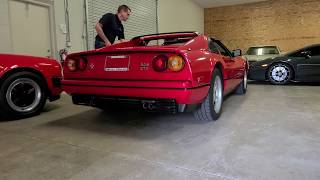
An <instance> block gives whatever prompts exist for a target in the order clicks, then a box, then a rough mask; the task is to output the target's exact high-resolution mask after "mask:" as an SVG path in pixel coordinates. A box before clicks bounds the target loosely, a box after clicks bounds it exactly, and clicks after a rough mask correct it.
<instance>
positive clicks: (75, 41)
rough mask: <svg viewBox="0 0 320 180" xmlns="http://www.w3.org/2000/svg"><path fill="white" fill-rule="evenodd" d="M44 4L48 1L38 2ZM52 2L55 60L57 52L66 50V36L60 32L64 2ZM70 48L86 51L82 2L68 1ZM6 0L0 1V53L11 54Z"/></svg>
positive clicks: (75, 50)
mask: <svg viewBox="0 0 320 180" xmlns="http://www.w3.org/2000/svg"><path fill="white" fill-rule="evenodd" d="M39 1H42V2H46V1H48V0H39ZM49 1H53V2H54V14H55V15H54V19H55V35H56V43H57V45H56V49H57V52H55V55H56V58H58V56H57V55H58V51H59V50H60V49H63V48H66V35H65V34H64V33H62V31H61V30H60V25H61V24H66V23H65V12H64V0H49ZM69 11H70V12H69V13H70V32H71V47H70V49H69V51H70V52H77V51H83V50H86V43H85V42H86V38H85V37H83V35H85V29H84V28H85V26H84V20H85V17H84V12H85V11H84V0H69ZM10 37H11V33H10V23H9V8H8V0H0V53H13V48H12V43H11V38H10Z"/></svg>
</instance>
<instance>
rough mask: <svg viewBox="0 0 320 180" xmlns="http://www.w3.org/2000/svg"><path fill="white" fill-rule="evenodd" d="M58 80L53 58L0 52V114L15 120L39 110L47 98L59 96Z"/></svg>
mask: <svg viewBox="0 0 320 180" xmlns="http://www.w3.org/2000/svg"><path fill="white" fill-rule="evenodd" d="M61 79H62V69H61V65H60V64H59V63H58V62H57V61H56V60H53V59H48V58H40V57H32V56H21V55H9V54H0V113H1V114H3V115H4V116H6V117H9V118H14V119H20V118H25V117H30V116H33V115H36V114H38V113H40V112H41V110H42V109H43V107H44V105H45V103H46V100H47V99H49V100H50V101H54V100H57V99H59V97H60V93H61V92H62V88H61Z"/></svg>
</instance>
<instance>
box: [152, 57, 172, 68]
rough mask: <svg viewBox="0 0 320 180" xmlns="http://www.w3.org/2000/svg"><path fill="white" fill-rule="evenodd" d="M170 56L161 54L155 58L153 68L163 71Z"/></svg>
mask: <svg viewBox="0 0 320 180" xmlns="http://www.w3.org/2000/svg"><path fill="white" fill-rule="evenodd" d="M167 62H168V58H167V56H165V55H159V56H157V57H155V58H154V59H153V62H152V65H153V69H154V70H155V71H158V72H163V71H165V70H166V69H167Z"/></svg>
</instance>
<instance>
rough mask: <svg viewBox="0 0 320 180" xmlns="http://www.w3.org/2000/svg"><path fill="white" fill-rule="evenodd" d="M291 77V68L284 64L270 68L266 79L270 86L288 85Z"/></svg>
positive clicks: (277, 64)
mask: <svg viewBox="0 0 320 180" xmlns="http://www.w3.org/2000/svg"><path fill="white" fill-rule="evenodd" d="M292 75H293V70H292V68H291V67H290V66H289V65H288V64H285V63H276V64H273V65H271V66H270V68H269V70H268V74H267V78H268V79H269V80H270V82H271V84H274V85H285V84H288V83H289V82H290V81H291V79H292Z"/></svg>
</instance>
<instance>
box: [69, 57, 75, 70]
mask: <svg viewBox="0 0 320 180" xmlns="http://www.w3.org/2000/svg"><path fill="white" fill-rule="evenodd" d="M67 67H68V69H69V71H76V70H77V62H76V60H74V59H68V60H67Z"/></svg>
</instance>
